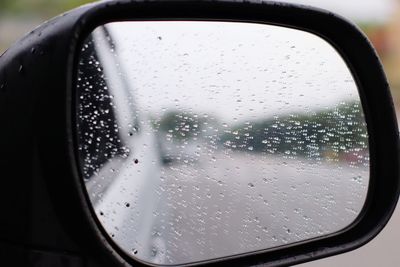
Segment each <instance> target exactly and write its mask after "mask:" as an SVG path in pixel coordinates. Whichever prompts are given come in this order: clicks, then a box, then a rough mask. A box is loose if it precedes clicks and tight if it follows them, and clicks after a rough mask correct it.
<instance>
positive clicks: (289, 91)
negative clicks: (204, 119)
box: [110, 22, 358, 122]
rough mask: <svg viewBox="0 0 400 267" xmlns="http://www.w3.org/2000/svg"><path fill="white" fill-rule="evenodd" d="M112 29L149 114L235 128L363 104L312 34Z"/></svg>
mask: <svg viewBox="0 0 400 267" xmlns="http://www.w3.org/2000/svg"><path fill="white" fill-rule="evenodd" d="M110 28H111V32H112V33H113V34H114V35H113V37H114V39H115V40H116V43H117V45H118V46H117V54H118V57H119V58H120V59H121V64H122V65H123V69H124V70H125V73H126V77H127V79H128V80H129V84H130V86H131V90H132V93H133V98H134V99H135V101H136V104H137V105H138V106H139V107H140V109H141V110H142V111H144V112H145V113H147V112H150V113H152V114H154V113H155V114H157V113H158V114H159V115H162V114H161V113H164V112H165V111H166V110H173V109H175V110H176V109H180V110H184V111H189V112H192V113H197V114H205V113H207V114H215V115H216V116H217V118H220V119H223V120H225V121H227V122H229V121H232V120H235V118H236V119H237V120H240V121H241V120H247V119H251V120H256V119H257V118H258V119H260V118H259V117H260V116H272V115H275V114H288V113H291V112H295V113H308V112H311V111H313V110H321V109H325V108H332V106H334V105H337V104H339V103H340V102H341V101H345V100H354V99H358V93H357V89H356V86H355V84H354V81H353V79H352V77H351V74H350V72H349V70H348V69H347V67H346V65H345V63H344V62H343V60H342V58H341V57H340V56H339V55H338V54H337V52H336V51H335V50H334V49H333V48H332V47H331V46H330V45H329V44H327V43H326V42H325V41H323V40H322V39H320V38H319V37H316V36H315V35H312V34H309V33H306V32H302V31H298V30H292V29H287V28H283V27H276V26H270V25H258V24H246V23H215V22H124V23H123V22H121V23H120V22H118V23H114V24H113V25H112V27H110Z"/></svg>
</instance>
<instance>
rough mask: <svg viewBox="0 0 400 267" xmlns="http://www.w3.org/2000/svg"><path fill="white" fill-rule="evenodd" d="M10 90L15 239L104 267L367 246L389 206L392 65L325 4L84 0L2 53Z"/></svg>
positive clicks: (7, 182)
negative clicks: (388, 72)
mask: <svg viewBox="0 0 400 267" xmlns="http://www.w3.org/2000/svg"><path fill="white" fill-rule="evenodd" d="M0 86H1V90H0V110H1V112H0V114H1V115H0V116H1V117H0V122H1V123H2V124H3V125H5V126H6V127H4V130H2V131H1V132H0V140H1V141H0V142H1V150H2V151H3V153H2V154H1V155H0V164H1V166H2V170H4V177H5V178H7V179H4V188H7V192H6V193H5V194H4V195H3V196H2V197H3V199H2V200H3V201H2V202H1V201H0V203H2V204H1V205H2V208H3V210H5V211H6V214H8V215H7V216H6V218H5V220H3V221H2V222H0V225H2V226H3V227H0V229H2V230H0V238H2V239H4V240H7V241H9V242H12V243H16V244H27V243H29V244H33V245H32V246H33V247H35V246H37V247H48V248H52V249H53V250H54V249H58V250H61V251H65V250H69V251H73V253H74V254H79V255H86V256H85V257H88V258H90V259H91V260H93V261H95V262H96V261H97V262H98V263H97V264H99V266H103V265H102V264H104V266H119V265H120V266H136V264H139V265H146V266H147V265H197V264H201V265H217V264H218V265H219V264H226V265H228V264H234V265H246V266H248V265H255V264H267V265H269V266H281V265H289V264H297V263H301V262H306V261H310V260H315V259H319V258H322V257H327V256H332V255H336V254H339V253H343V252H347V251H350V250H353V249H356V248H358V247H360V246H362V245H364V244H366V243H367V242H368V241H370V240H371V239H372V238H374V237H375V236H376V235H377V234H378V233H379V232H380V231H381V230H382V229H383V227H384V226H385V224H386V223H387V221H388V220H389V218H390V216H391V214H392V213H393V210H394V208H395V205H396V203H397V199H398V194H399V179H398V162H399V154H398V153H399V151H398V148H399V143H398V142H399V140H398V128H397V123H396V117H395V112H394V108H393V103H392V100H391V96H390V91H389V87H388V83H387V80H386V77H385V74H384V72H383V69H382V66H381V64H380V62H379V59H378V57H377V56H376V53H375V51H374V49H373V48H372V46H371V44H370V43H369V41H368V40H367V39H366V37H365V36H364V35H363V34H362V33H361V32H360V31H359V30H358V29H357V28H356V27H355V26H354V25H353V24H351V23H350V22H348V21H346V20H344V19H343V18H340V17H338V16H336V15H334V14H331V13H328V12H325V11H322V10H317V9H312V8H307V7H304V6H297V5H289V4H279V3H274V2H266V3H248V2H246V3H238V2H233V1H232V2H231V1H212V2H211V1H152V2H142V1H119V0H117V1H106V2H100V3H95V4H91V5H86V6H83V7H81V8H78V9H75V10H72V11H70V12H69V13H66V14H64V15H62V16H59V17H57V18H55V19H53V20H51V21H49V22H46V23H45V24H43V25H42V26H40V27H38V28H37V29H35V30H34V31H33V32H31V33H30V34H28V35H27V36H26V37H24V38H23V39H21V40H20V41H19V42H18V43H16V44H15V45H14V46H13V47H11V48H10V49H9V50H8V51H6V52H5V53H4V54H3V55H2V56H1V57H0ZM10 201H11V202H13V203H15V205H14V206H9V205H8V204H7V203H9V202H10ZM16 222H18V223H16ZM6 229H7V230H6ZM16 232H17V233H18V234H17V235H14V234H13V233H16ZM55 236H58V240H61V241H59V242H58V244H55V243H54V237H55ZM26 253H28V254H29V255H31V253H32V252H31V251H30V250H29V249H28V252H26ZM28 258H29V257H28ZM28 262H29V260H28Z"/></svg>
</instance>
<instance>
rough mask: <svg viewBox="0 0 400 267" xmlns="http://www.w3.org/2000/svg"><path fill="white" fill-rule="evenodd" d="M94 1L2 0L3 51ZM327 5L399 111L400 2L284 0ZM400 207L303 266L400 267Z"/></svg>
mask: <svg viewBox="0 0 400 267" xmlns="http://www.w3.org/2000/svg"><path fill="white" fill-rule="evenodd" d="M90 2H93V1H90V0H0V54H2V53H3V52H4V51H5V50H6V49H7V47H9V46H11V45H12V44H13V43H14V42H15V41H16V40H17V39H18V38H20V37H22V36H23V35H24V34H25V33H27V32H29V31H30V30H32V29H33V28H35V27H36V26H37V25H39V24H40V23H42V22H44V21H45V20H48V19H50V18H52V17H54V16H56V15H58V14H60V13H62V12H65V11H67V10H69V9H71V8H74V7H77V6H79V5H83V4H86V3H90ZM281 2H290V3H301V4H305V5H311V6H315V7H320V8H324V9H327V10H330V11H333V12H335V13H338V14H340V15H342V16H344V17H346V18H348V19H349V20H351V21H353V22H354V23H356V24H357V25H358V26H359V27H360V28H361V29H362V31H364V33H365V34H366V35H367V36H368V37H369V39H370V40H371V42H372V43H373V45H374V46H375V48H376V50H377V52H378V54H379V56H380V58H381V60H382V62H383V65H384V68H385V71H386V73H387V76H388V78H389V82H390V85H391V90H392V95H393V98H394V102H395V106H396V109H397V113H398V114H399V113H400V0H351V1H348V0H281ZM399 223H400V210H399V208H398V209H397V211H396V212H395V215H394V216H393V218H392V219H391V221H390V222H389V225H388V226H387V227H386V228H385V229H384V230H383V233H382V234H380V235H379V236H378V237H377V238H376V239H374V240H373V241H372V242H370V243H369V244H368V245H366V246H364V247H362V248H360V249H358V250H356V251H354V252H351V253H346V254H343V255H340V256H336V257H331V258H328V259H324V260H319V261H316V262H313V263H308V264H304V265H303V266H377V265H382V266H398V265H399V264H400V254H399V253H397V247H398V243H399V241H400V229H399V227H398V225H399Z"/></svg>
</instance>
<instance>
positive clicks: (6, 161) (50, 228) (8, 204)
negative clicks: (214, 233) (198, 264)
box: [0, 0, 399, 266]
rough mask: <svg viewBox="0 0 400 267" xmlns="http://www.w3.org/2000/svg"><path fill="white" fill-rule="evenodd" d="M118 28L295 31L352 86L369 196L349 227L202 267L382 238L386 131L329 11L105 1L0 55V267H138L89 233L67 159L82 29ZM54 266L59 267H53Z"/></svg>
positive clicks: (387, 105)
mask: <svg viewBox="0 0 400 267" xmlns="http://www.w3.org/2000/svg"><path fill="white" fill-rule="evenodd" d="M123 20H139V21H141V20H216V21H240V22H251V23H264V24H272V25H280V26H284V27H290V28H295V29H300V30H303V31H307V32H311V33H313V34H316V35H318V36H320V37H321V38H323V39H325V40H326V41H327V42H329V43H330V44H331V45H332V46H333V47H335V48H336V50H337V51H338V52H339V53H340V54H341V56H342V57H343V59H344V60H345V61H346V63H347V65H348V67H349V69H350V70H351V72H352V74H353V76H354V79H355V80H356V82H357V84H358V88H359V93H360V96H361V100H362V105H363V109H364V112H365V116H366V120H367V127H368V133H369V148H370V160H371V161H370V162H371V167H370V168H371V170H370V187H369V191H368V196H367V201H366V204H365V207H364V209H363V211H362V213H361V214H360V216H359V218H358V219H357V220H356V221H355V222H354V223H353V224H352V225H351V226H350V227H348V228H346V229H345V230H344V231H341V232H340V233H336V234H333V235H330V236H327V237H324V238H320V239H315V240H310V241H307V242H302V243H299V244H294V245H292V246H288V247H282V248H277V249H275V250H266V251H261V252H260V251H259V252H257V253H253V254H245V255H239V256H234V257H231V258H223V259H218V260H214V261H211V262H203V263H202V264H208V265H232V266H239V265H245V266H248V265H257V264H264V265H265V266H282V265H292V264H296V263H301V262H306V261H310V260H314V259H318V258H322V257H327V256H331V255H335V254H339V253H343V252H346V251H349V250H352V249H355V248H358V247H360V246H362V245H363V244H365V243H367V242H368V241H369V240H371V239H372V238H374V237H375V236H376V235H377V234H378V233H379V232H380V231H381V230H382V229H383V227H384V226H385V225H386V223H387V222H388V220H389V218H390V216H391V215H392V213H393V211H394V208H395V206H396V203H397V199H398V195H399V136H398V128H397V122H396V117H395V112H394V107H393V103H392V99H391V96H390V91H389V87H388V83H387V80H386V77H385V74H384V72H383V69H382V66H381V64H380V62H379V59H378V57H377V56H376V53H375V51H374V49H373V48H372V46H371V45H370V43H369V42H368V40H367V39H366V37H365V36H364V35H363V34H362V33H361V32H360V31H359V30H358V29H357V28H356V27H355V26H354V25H353V24H351V23H349V22H347V21H346V20H344V19H343V18H340V17H338V16H336V15H334V14H332V13H329V12H325V11H321V10H317V9H312V8H309V7H304V6H299V5H291V4H290V5H289V4H282V3H274V2H264V3H261V2H259V1H255V2H249V1H245V2H240V1H122V0H117V1H108V2H99V3H95V4H91V5H86V6H83V7H81V8H78V9H76V10H73V11H71V12H69V13H66V14H64V15H62V16H59V17H57V18H55V19H53V20H51V21H49V22H47V23H45V24H43V25H42V26H40V27H39V28H37V29H35V30H34V31H32V32H31V33H30V34H29V35H27V36H26V37H24V38H23V39H22V40H20V41H18V42H17V43H16V44H14V46H13V47H11V48H10V49H9V50H8V51H7V52H5V53H4V54H3V55H2V56H1V57H0V124H1V125H2V129H1V131H0V170H1V179H2V186H1V188H2V192H1V194H0V210H1V211H2V216H1V217H2V218H1V220H0V253H1V254H0V255H1V256H2V260H3V259H5V260H6V261H7V260H13V262H14V263H16V264H15V266H31V265H33V264H36V263H43V264H44V263H50V264H49V265H51V266H137V265H139V266H140V265H143V264H144V263H140V262H137V261H135V260H134V259H133V258H131V257H130V256H128V255H126V254H124V252H123V251H122V250H121V249H120V248H119V247H118V246H117V245H116V244H114V243H113V241H112V240H111V238H109V236H108V235H107V233H106V232H105V231H104V229H103V228H102V227H101V225H100V223H99V221H98V220H97V217H96V215H95V213H94V211H93V209H92V207H91V205H90V201H89V198H88V196H87V192H86V190H85V185H84V181H83V179H82V177H81V175H80V168H79V166H78V160H77V150H76V148H77V144H76V132H75V131H76V129H75V128H76V127H75V125H76V124H75V91H74V88H75V87H74V86H75V85H74V81H75V80H76V77H75V74H76V73H75V72H76V64H77V61H78V58H77V55H78V53H79V51H80V47H81V44H82V42H83V40H84V39H85V37H87V36H88V34H89V33H90V32H91V31H92V30H93V29H94V28H96V27H97V26H99V25H102V24H105V23H107V22H113V21H123ZM62 262H64V263H62ZM65 262H67V264H70V265H61V264H65ZM58 264H60V265H58Z"/></svg>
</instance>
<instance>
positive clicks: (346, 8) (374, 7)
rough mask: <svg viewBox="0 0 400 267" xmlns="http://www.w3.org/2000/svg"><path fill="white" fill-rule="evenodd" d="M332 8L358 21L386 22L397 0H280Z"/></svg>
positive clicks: (397, 2) (280, 0)
mask: <svg viewBox="0 0 400 267" xmlns="http://www.w3.org/2000/svg"><path fill="white" fill-rule="evenodd" d="M279 2H287V3H300V4H304V5H310V6H314V7H319V8H323V9H327V10H330V11H332V12H335V13H337V14H340V15H342V16H344V17H347V18H349V19H351V20H353V21H356V22H370V21H376V22H384V21H386V20H387V19H388V18H390V16H391V14H392V12H393V11H394V10H395V8H394V7H395V6H396V5H398V4H399V1H397V0H279Z"/></svg>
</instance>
